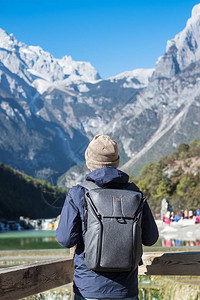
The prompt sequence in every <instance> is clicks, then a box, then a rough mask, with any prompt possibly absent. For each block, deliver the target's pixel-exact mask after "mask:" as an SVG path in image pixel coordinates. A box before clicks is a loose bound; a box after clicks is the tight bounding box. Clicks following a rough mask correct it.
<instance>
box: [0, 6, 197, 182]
mask: <svg viewBox="0 0 200 300" xmlns="http://www.w3.org/2000/svg"><path fill="white" fill-rule="evenodd" d="M199 41H200V5H196V6H195V7H194V8H193V11H192V16H191V18H190V19H189V20H188V22H187V24H186V27H185V29H184V30H183V31H182V32H180V33H179V34H177V35H176V36H175V38H174V39H172V40H170V41H168V42H167V48H166V53H165V54H164V55H163V56H162V57H160V58H159V59H158V62H157V64H156V68H155V70H141V69H139V70H133V71H128V72H124V73H122V74H119V75H117V76H114V77H111V78H108V79H106V80H103V79H101V78H100V76H99V74H98V72H97V71H96V70H95V69H94V67H93V66H91V64H90V63H86V62H75V61H73V60H72V58H71V57H70V56H65V57H63V58H62V59H56V58H54V57H53V56H52V55H51V54H50V53H48V52H45V51H43V50H42V49H41V48H40V47H34V46H27V45H25V44H23V43H20V42H17V41H16V39H15V38H14V36H13V35H12V34H11V35H8V34H7V33H6V32H5V31H3V30H0V115H1V119H0V122H1V123H0V130H1V137H0V160H1V161H2V162H4V163H6V164H9V165H11V166H14V167H17V168H19V169H20V170H23V171H25V172H27V173H28V174H31V175H34V176H37V177H40V178H45V179H48V180H50V179H51V180H53V182H54V183H55V180H56V178H57V177H58V176H59V175H61V174H63V173H64V172H65V171H67V170H69V169H70V167H72V166H74V165H77V164H79V163H81V162H83V160H84V151H85V148H86V146H87V144H88V142H89V140H90V139H91V138H92V137H93V136H94V135H95V134H97V133H105V134H109V135H111V136H112V137H113V138H114V139H116V140H117V141H118V143H119V147H120V153H121V167H122V169H123V170H125V171H127V172H129V173H133V174H137V173H138V172H139V170H140V168H141V166H142V165H143V164H145V163H147V162H148V161H149V160H155V159H158V158H159V157H161V156H162V155H164V154H167V153H170V152H172V151H173V150H174V148H176V147H177V145H178V144H180V143H183V142H190V141H191V140H192V139H193V138H194V137H197V138H200V130H199V129H200V117H199V116H200V114H199V112H200V111H199V110H200V83H199V82H200V50H199V49H200V42H199ZM73 176H74V173H73Z"/></svg>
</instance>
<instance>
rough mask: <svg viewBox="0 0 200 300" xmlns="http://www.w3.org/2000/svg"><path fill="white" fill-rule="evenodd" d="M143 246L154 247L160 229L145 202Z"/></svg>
mask: <svg viewBox="0 0 200 300" xmlns="http://www.w3.org/2000/svg"><path fill="white" fill-rule="evenodd" d="M141 226H142V244H143V245H144V246H152V245H153V244H155V243H156V241H157V240H158V237H159V233H158V228H157V225H156V222H155V220H154V217H153V215H152V212H151V210H150V207H149V205H148V203H147V201H145V204H144V208H143V216H142V225H141Z"/></svg>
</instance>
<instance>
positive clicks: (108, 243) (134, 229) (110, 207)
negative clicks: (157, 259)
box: [81, 181, 145, 272]
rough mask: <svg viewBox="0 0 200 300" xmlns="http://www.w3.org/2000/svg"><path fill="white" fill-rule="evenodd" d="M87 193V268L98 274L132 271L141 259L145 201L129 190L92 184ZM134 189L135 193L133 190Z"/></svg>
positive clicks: (139, 194) (130, 186) (141, 195)
mask: <svg viewBox="0 0 200 300" xmlns="http://www.w3.org/2000/svg"><path fill="white" fill-rule="evenodd" d="M81 186H83V187H85V188H87V189H88V191H87V192H86V194H85V217H84V219H85V227H86V228H85V229H86V232H85V249H84V257H85V263H86V265H87V267H88V268H89V269H91V270H93V271H95V272H98V271H100V272H130V271H132V270H134V269H136V268H137V266H138V265H139V263H140V261H141V257H142V253H143V250H142V229H141V219H142V211H143V205H144V202H145V198H144V196H143V194H142V193H141V192H137V191H134V189H135V187H136V186H135V184H130V185H129V186H128V188H126V189H114V188H112V189H111V188H100V187H99V186H97V185H96V184H95V183H93V182H92V181H85V182H84V183H82V184H81ZM131 189H133V190H131Z"/></svg>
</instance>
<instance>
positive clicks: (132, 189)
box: [126, 182, 140, 192]
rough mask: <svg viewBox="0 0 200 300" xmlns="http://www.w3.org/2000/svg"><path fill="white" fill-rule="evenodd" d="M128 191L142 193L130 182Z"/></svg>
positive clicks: (127, 187)
mask: <svg viewBox="0 0 200 300" xmlns="http://www.w3.org/2000/svg"><path fill="white" fill-rule="evenodd" d="M126 190H131V191H135V192H140V190H139V188H138V187H137V185H136V184H135V183H134V182H129V185H128V186H126Z"/></svg>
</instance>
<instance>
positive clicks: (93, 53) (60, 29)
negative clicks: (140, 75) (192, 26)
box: [0, 0, 199, 78]
mask: <svg viewBox="0 0 200 300" xmlns="http://www.w3.org/2000/svg"><path fill="white" fill-rule="evenodd" d="M198 3H199V1H184V0H176V1H175V0H158V1H156V0H155V1H148V0H143V1H139V0H138V1H135V0H132V1H130V0H114V1H113V0H107V1H106V0H101V1H99V0H84V1H80V0H71V1H68V0H65V1H63V0H56V1H52V0H40V1H39V0H32V1H29V0H26V1H25V0H0V27H1V28H2V29H4V30H5V31H7V32H8V33H13V34H14V36H15V37H16V39H17V40H18V41H22V42H24V43H26V44H28V45H35V46H36V45H38V46H41V47H42V48H43V49H44V50H46V51H48V52H50V53H51V54H52V55H54V56H55V57H57V58H61V57H62V56H64V55H71V56H72V58H73V59H74V60H79V61H89V62H91V63H92V65H93V66H94V67H95V68H96V69H97V70H98V72H99V73H100V75H101V77H102V78H107V77H110V76H113V75H116V74H119V73H121V72H124V71H126V70H133V69H136V68H154V67H155V64H156V61H157V59H158V57H159V56H161V55H162V54H163V53H164V52H165V48H166V42H167V40H168V39H171V38H173V37H174V36H175V34H177V33H178V32H180V31H181V30H183V29H184V27H185V25H186V22H187V19H188V18H189V17H190V16H191V10H192V7H193V6H194V5H195V4H198Z"/></svg>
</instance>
